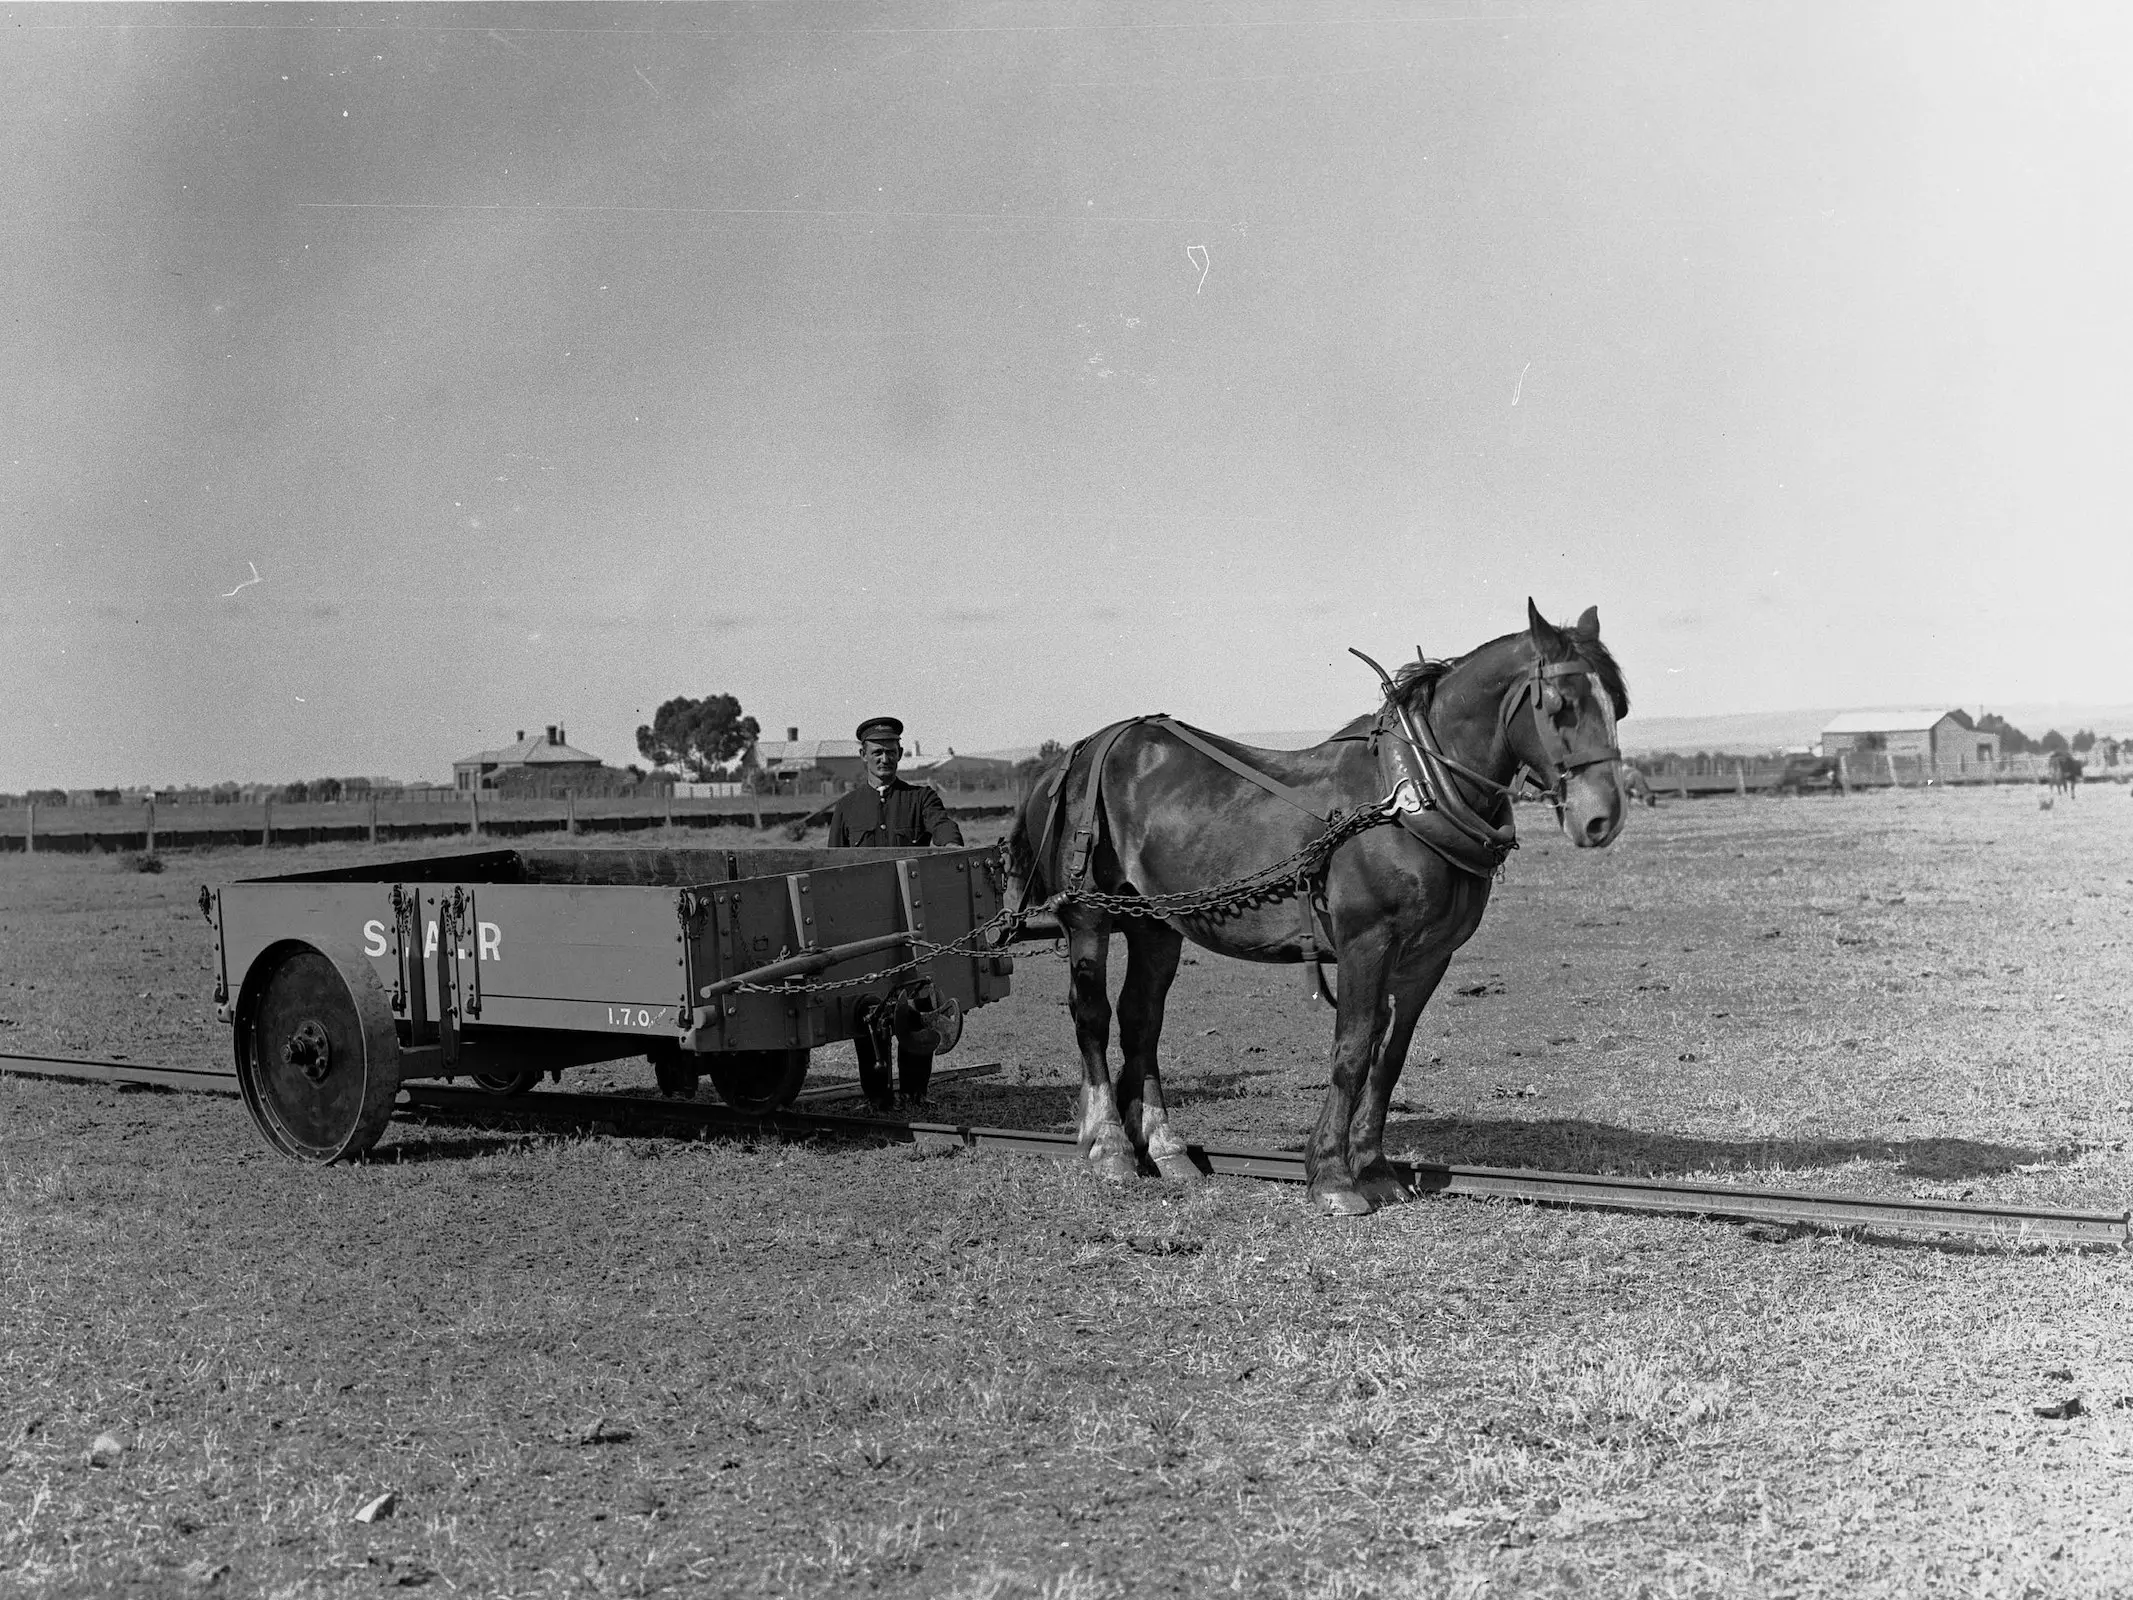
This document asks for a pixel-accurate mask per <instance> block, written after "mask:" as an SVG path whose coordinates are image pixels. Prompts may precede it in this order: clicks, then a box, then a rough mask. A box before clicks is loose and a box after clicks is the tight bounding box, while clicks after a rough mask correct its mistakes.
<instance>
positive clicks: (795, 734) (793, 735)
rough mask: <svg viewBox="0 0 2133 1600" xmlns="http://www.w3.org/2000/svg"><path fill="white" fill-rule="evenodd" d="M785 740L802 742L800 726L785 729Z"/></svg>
mask: <svg viewBox="0 0 2133 1600" xmlns="http://www.w3.org/2000/svg"><path fill="white" fill-rule="evenodd" d="M785 742H786V743H787V744H798V743H799V742H800V730H799V729H798V728H787V729H786V730H785Z"/></svg>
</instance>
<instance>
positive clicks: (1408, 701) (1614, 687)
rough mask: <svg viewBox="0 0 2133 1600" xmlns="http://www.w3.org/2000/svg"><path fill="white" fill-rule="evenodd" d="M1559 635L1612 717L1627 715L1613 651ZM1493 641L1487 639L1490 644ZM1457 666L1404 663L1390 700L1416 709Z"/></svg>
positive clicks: (1357, 731)
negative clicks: (1611, 709) (1589, 675)
mask: <svg viewBox="0 0 2133 1600" xmlns="http://www.w3.org/2000/svg"><path fill="white" fill-rule="evenodd" d="M1504 637H1505V638H1507V639H1508V638H1512V637H1514V636H1513V635H1511V634H1505V635H1504ZM1562 638H1563V643H1564V644H1565V645H1567V646H1568V647H1569V650H1570V654H1571V655H1572V656H1574V657H1575V658H1576V659H1578V660H1579V661H1582V662H1583V663H1584V664H1585V665H1586V666H1587V667H1589V668H1590V669H1591V670H1592V674H1593V676H1594V677H1596V678H1598V679H1599V680H1600V687H1602V688H1603V689H1605V690H1606V691H1607V695H1608V698H1609V699H1611V700H1612V701H1613V702H1614V706H1615V720H1616V721H1617V722H1619V721H1621V720H1622V718H1624V717H1626V716H1628V715H1629V680H1628V679H1627V678H1626V677H1624V676H1623V675H1622V665H1621V663H1620V662H1618V661H1616V660H1615V658H1614V652H1613V651H1611V650H1609V649H1608V648H1607V646H1606V645H1604V644H1602V643H1601V642H1600V641H1599V640H1598V639H1580V638H1578V637H1577V635H1576V634H1574V633H1572V632H1570V631H1569V630H1567V629H1565V630H1563V634H1562ZM1496 642H1497V641H1495V640H1491V641H1490V643H1491V644H1494V643H1496ZM1480 648H1481V649H1487V648H1488V646H1487V645H1483V646H1481V647H1480ZM1464 659H1466V658H1465V657H1463V656H1462V657H1460V660H1464ZM1457 665H1459V662H1458V661H1432V660H1428V659H1423V660H1419V661H1410V662H1408V663H1407V665H1405V666H1404V667H1402V668H1400V670H1399V671H1398V672H1395V673H1394V674H1393V675H1392V695H1393V699H1394V700H1396V701H1397V702H1398V703H1399V704H1401V705H1402V706H1405V707H1406V708H1407V709H1408V710H1410V711H1416V710H1420V709H1421V708H1422V703H1423V701H1425V700H1426V699H1427V698H1428V695H1429V691H1430V690H1431V689H1432V688H1433V687H1435V685H1436V684H1437V682H1438V680H1439V679H1441V678H1442V677H1443V676H1444V675H1445V674H1446V673H1447V672H1450V671H1451V670H1452V668H1454V667H1456V666H1457ZM1372 715H1373V713H1371V712H1365V713H1364V714H1363V715H1362V716H1360V717H1357V718H1355V719H1354V720H1353V721H1352V722H1350V723H1348V724H1347V725H1346V726H1345V727H1343V728H1342V729H1341V730H1340V731H1339V732H1338V733H1336V734H1335V735H1334V737H1335V738H1336V739H1340V738H1350V737H1357V736H1360V735H1361V734H1362V733H1363V732H1364V730H1365V729H1366V728H1367V727H1368V726H1369V723H1370V719H1371V716H1372Z"/></svg>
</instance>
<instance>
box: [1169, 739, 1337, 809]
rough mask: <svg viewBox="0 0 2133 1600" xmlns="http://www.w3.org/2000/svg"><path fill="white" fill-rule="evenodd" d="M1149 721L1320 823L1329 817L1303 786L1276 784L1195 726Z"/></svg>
mask: <svg viewBox="0 0 2133 1600" xmlns="http://www.w3.org/2000/svg"><path fill="white" fill-rule="evenodd" d="M1147 720H1148V721H1150V722H1152V723H1153V724H1155V726H1156V727H1158V728H1161V729H1162V730H1163V731H1164V732H1165V733H1167V734H1169V735H1171V736H1172V737H1173V738H1175V739H1178V740H1180V741H1181V742H1183V743H1185V744H1189V745H1191V746H1192V747H1193V749H1195V750H1197V751H1199V752H1200V754H1201V755H1203V756H1205V757H1207V759H1208V760H1210V761H1213V762H1217V763H1219V764H1220V765H1222V766H1225V767H1227V768H1229V770H1230V771H1232V772H1234V773H1235V774H1236V775H1237V776H1238V777H1240V778H1248V779H1250V780H1251V781H1252V782H1253V783H1256V784H1257V785H1259V787H1260V788H1262V789H1264V790H1265V791H1266V792H1267V793H1268V794H1270V795H1273V796H1274V797H1275V798H1276V799H1278V800H1286V801H1287V802H1288V803H1289V804H1290V805H1292V806H1294V807H1295V808H1296V809H1297V810H1298V811H1301V812H1303V813H1305V814H1306V815H1308V816H1312V817H1316V818H1317V819H1318V820H1319V821H1320V822H1325V821H1327V820H1328V818H1327V816H1326V814H1325V813H1324V812H1323V811H1321V810H1319V809H1318V807H1317V806H1316V805H1314V804H1312V802H1311V800H1310V799H1309V797H1307V796H1306V795H1305V794H1304V792H1303V791H1302V790H1301V789H1292V788H1290V787H1289V786H1288V785H1287V784H1285V783H1277V782H1276V781H1275V780H1274V779H1272V778H1270V777H1268V776H1267V775H1266V774H1265V773H1263V772H1261V771H1260V770H1259V769H1258V768H1257V767H1253V766H1248V765H1246V764H1245V763H1244V762H1242V761H1239V760H1238V759H1237V758H1236V757H1235V756H1233V755H1231V754H1230V753H1229V752H1228V751H1227V750H1224V749H1222V748H1220V747H1219V746H1217V745H1213V744H1210V743H1209V742H1208V741H1207V740H1205V739H1203V738H1201V737H1200V735H1199V734H1198V733H1197V732H1195V731H1194V730H1193V729H1191V728H1188V727H1186V726H1185V724H1184V723H1182V722H1180V721H1178V720H1177V718H1175V717H1165V716H1155V717H1150V718H1148V719H1147Z"/></svg>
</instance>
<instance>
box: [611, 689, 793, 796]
mask: <svg viewBox="0 0 2133 1600" xmlns="http://www.w3.org/2000/svg"><path fill="white" fill-rule="evenodd" d="M762 731H763V730H762V728H761V727H760V726H759V725H758V724H757V722H756V720H755V718H753V717H744V716H742V715H741V703H740V701H738V700H736V699H734V698H733V696H732V695H730V694H708V695H705V696H704V697H703V699H701V700H691V699H689V698H688V697H687V696H686V695H676V696H675V697H674V698H673V699H672V700H669V701H668V702H667V703H666V704H665V705H663V706H661V707H660V708H659V709H658V710H657V711H656V712H654V713H653V714H652V720H651V722H650V723H648V724H646V725H645V726H643V727H640V728H638V730H637V753H638V754H639V755H641V756H643V757H644V758H645V760H647V761H649V762H651V763H652V765H653V766H655V767H677V766H678V767H685V768H687V769H688V772H689V775H690V776H691V777H692V778H694V779H695V780H696V781H697V782H699V783H701V782H704V781H705V780H707V779H709V778H710V776H711V773H712V771H713V769H715V768H718V767H722V766H724V765H726V763H728V762H729V761H732V760H733V759H734V758H735V757H737V756H743V755H746V754H747V753H748V752H749V751H750V750H752V749H754V748H755V742H756V739H757V738H758V737H759V736H760V735H761V733H762Z"/></svg>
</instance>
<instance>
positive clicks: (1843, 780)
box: [1837, 750, 1852, 794]
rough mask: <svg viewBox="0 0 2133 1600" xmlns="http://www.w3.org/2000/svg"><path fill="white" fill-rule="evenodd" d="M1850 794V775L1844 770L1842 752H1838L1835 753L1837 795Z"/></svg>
mask: <svg viewBox="0 0 2133 1600" xmlns="http://www.w3.org/2000/svg"><path fill="white" fill-rule="evenodd" d="M1851 792H1852V775H1851V774H1850V773H1848V772H1846V771H1845V770H1844V752H1843V751H1842V750H1839V751H1838V752H1837V793H1839V794H1850V793H1851Z"/></svg>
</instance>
